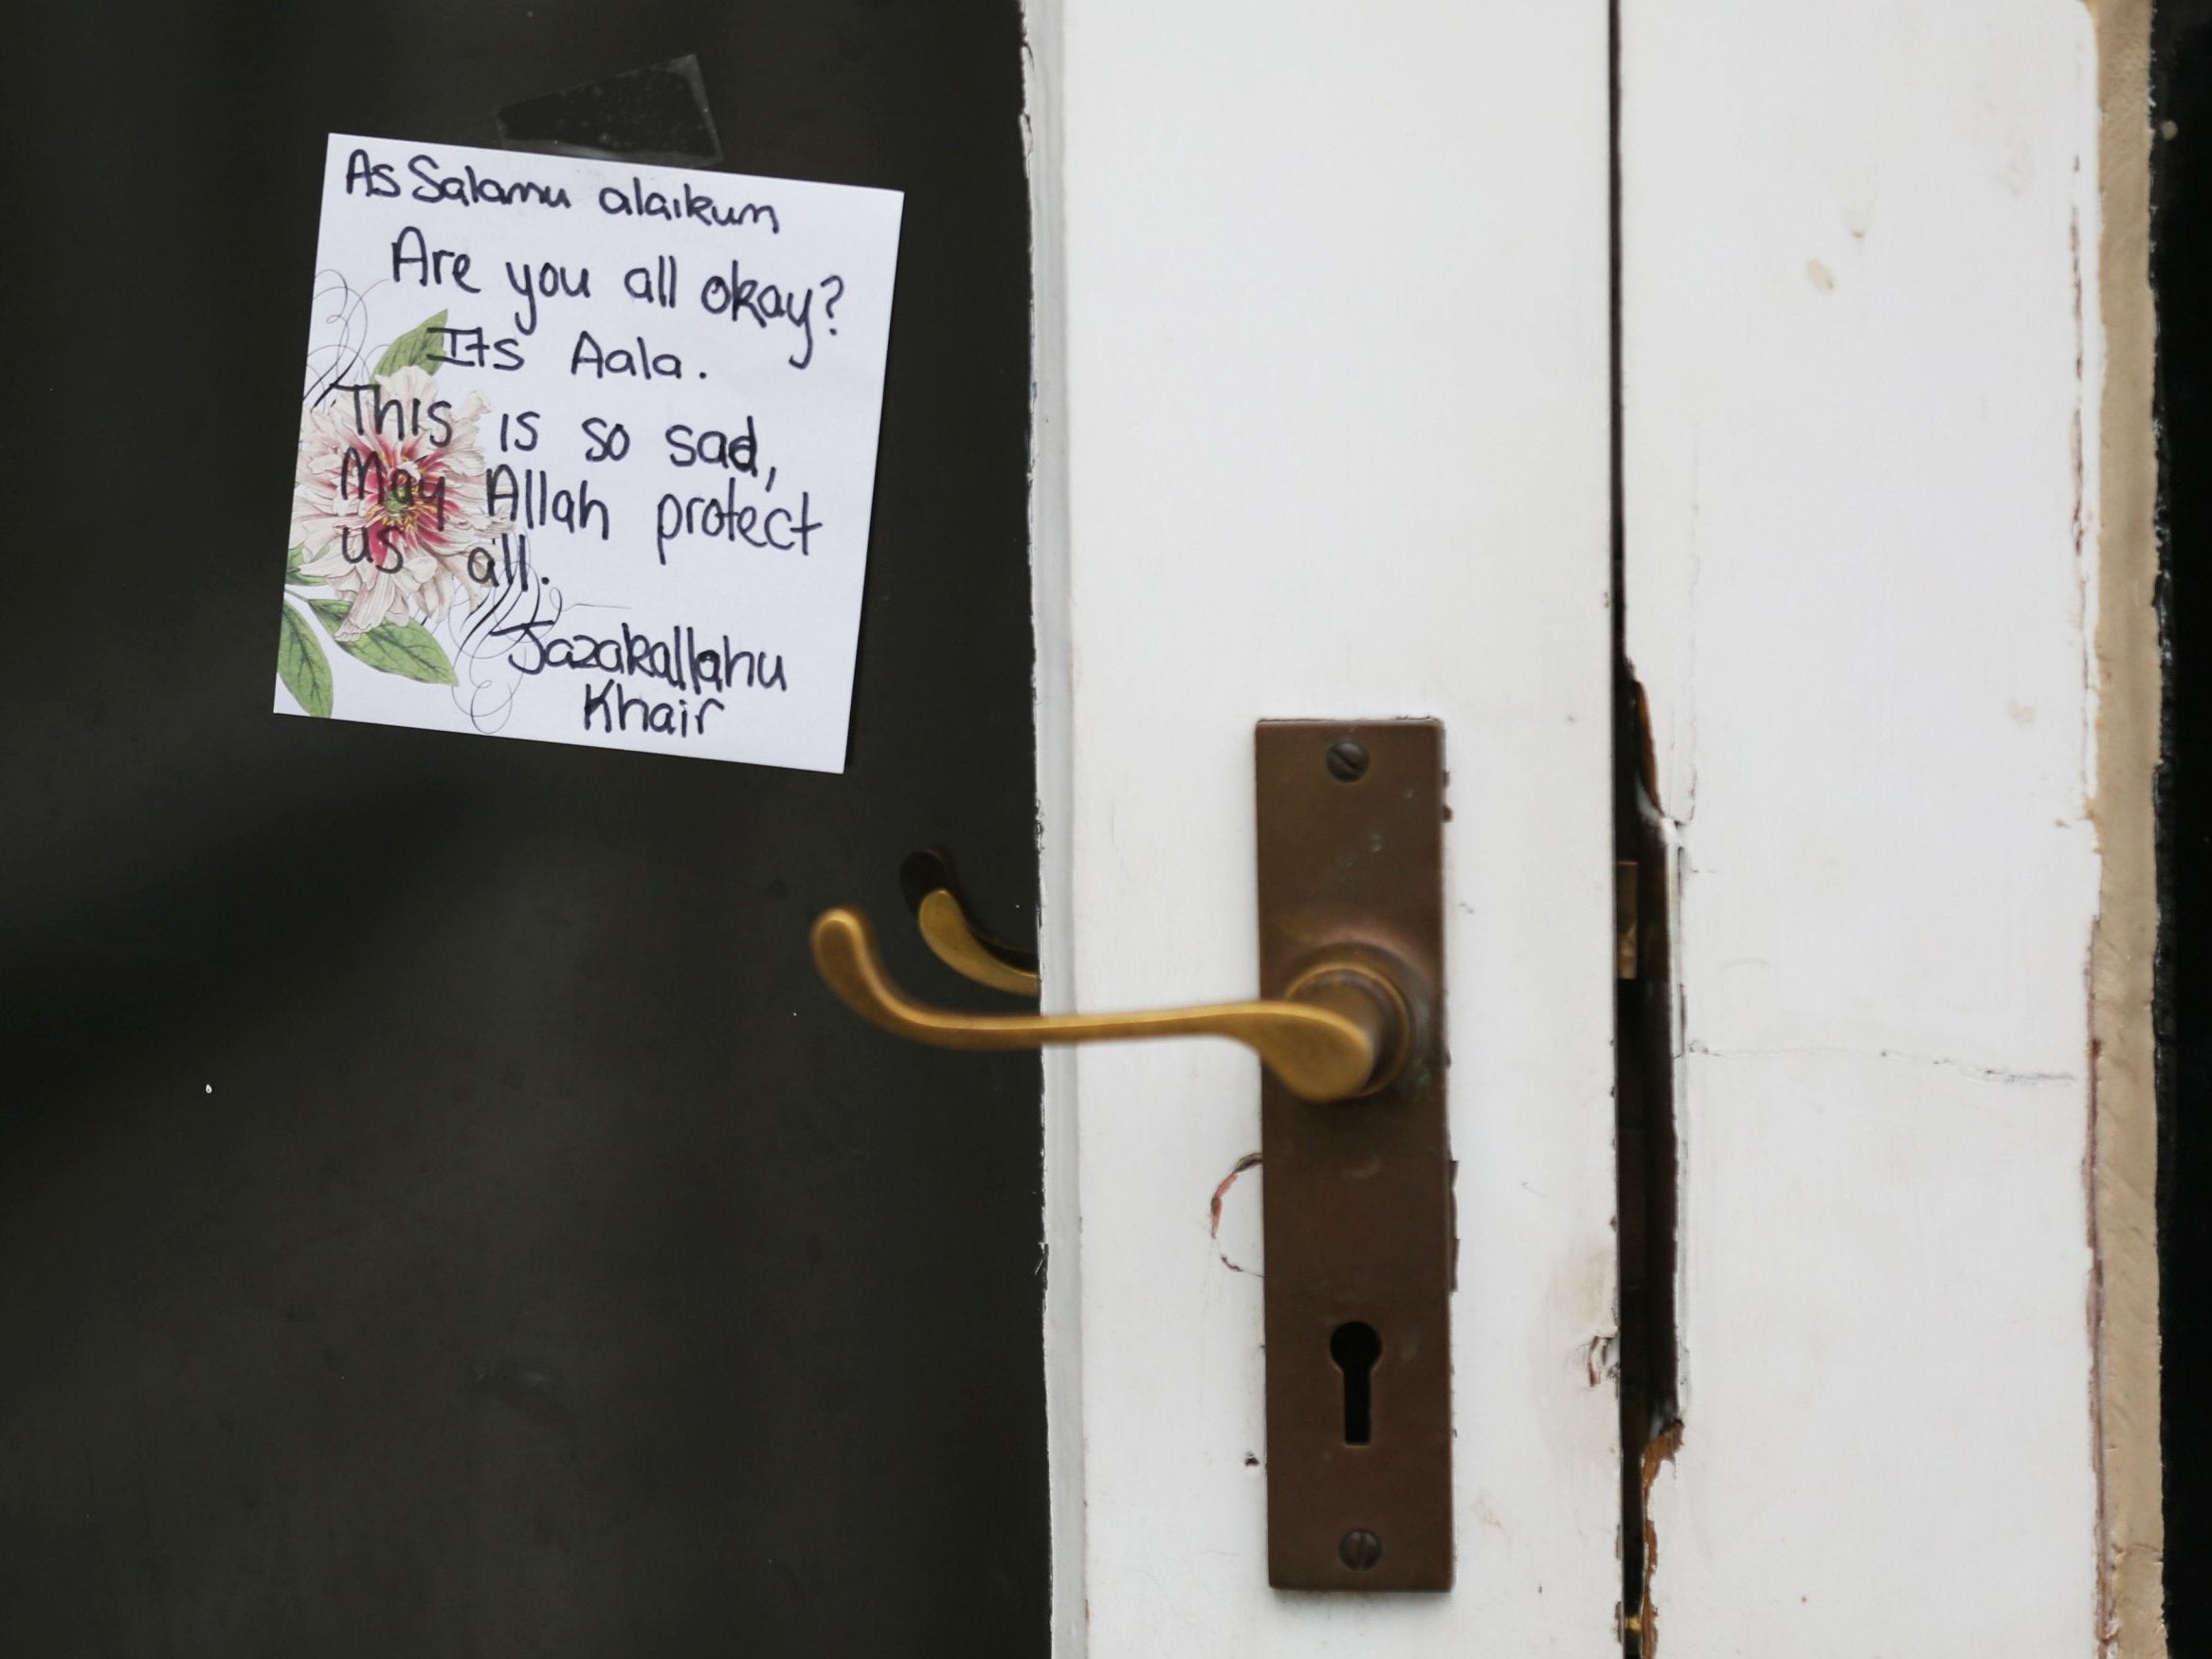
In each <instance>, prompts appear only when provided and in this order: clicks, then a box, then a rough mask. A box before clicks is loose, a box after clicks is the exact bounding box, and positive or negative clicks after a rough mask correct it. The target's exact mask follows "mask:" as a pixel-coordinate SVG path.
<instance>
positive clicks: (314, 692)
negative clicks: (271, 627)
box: [277, 605, 330, 720]
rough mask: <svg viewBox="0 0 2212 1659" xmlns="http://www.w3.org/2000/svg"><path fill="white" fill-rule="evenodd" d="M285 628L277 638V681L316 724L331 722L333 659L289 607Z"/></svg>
mask: <svg viewBox="0 0 2212 1659" xmlns="http://www.w3.org/2000/svg"><path fill="white" fill-rule="evenodd" d="M281 609H282V610H283V612H284V626H283V629H282V631H281V632H280V633H279V634H278V635H277V678H278V679H280V680H281V681H282V682H283V683H284V689H285V690H286V691H289V692H290V693H291V694H292V698H293V701H294V702H298V703H299V706H300V707H301V708H303V709H305V710H306V711H307V712H308V713H309V714H311V715H313V716H315V718H316V719H317V720H329V719H330V659H329V658H328V657H326V656H324V655H323V654H322V647H321V646H320V645H319V644H318V643H317V641H316V637H315V629H312V628H309V627H308V626H307V618H306V617H304V616H302V615H300V613H299V610H298V609H297V608H296V607H294V606H290V605H286V606H283V607H282V608H281Z"/></svg>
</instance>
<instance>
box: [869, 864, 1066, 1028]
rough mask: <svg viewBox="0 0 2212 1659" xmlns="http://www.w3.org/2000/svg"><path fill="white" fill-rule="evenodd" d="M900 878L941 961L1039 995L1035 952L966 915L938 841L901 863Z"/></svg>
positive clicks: (967, 974)
mask: <svg viewBox="0 0 2212 1659" xmlns="http://www.w3.org/2000/svg"><path fill="white" fill-rule="evenodd" d="M898 884H899V886H900V887H901V888H902V889H904V891H905V894H906V902H907V904H908V905H909V906H910V907H911V908H912V909H913V911H914V920H915V925H916V927H918V928H919V929H920V930H921V936H922V943H924V944H926V945H928V946H929V947H930V950H931V953H932V954H933V955H934V956H935V957H936V958H937V960H938V961H940V962H942V963H944V964H945V966H946V967H948V968H950V969H952V972H953V973H955V974H958V975H960V976H961V977H962V978H965V979H972V980H973V981H974V982H975V983H976V984H978V985H988V986H989V987H990V988H991V989H992V990H993V991H1005V992H1009V993H1011V994H1013V995H1016V996H1028V997H1034V996H1036V995H1037V994H1038V991H1039V984H1038V979H1037V958H1036V957H1033V956H1031V955H1030V954H1029V953H1027V952H1026V951H1020V950H1016V949H1015V948H1014V947H1013V946H1012V945H1008V944H1004V943H1002V942H1000V941H999V940H997V939H992V938H990V937H989V936H988V935H987V934H985V933H984V932H982V931H981V930H980V929H979V928H977V927H976V925H975V924H974V923H973V922H971V921H969V920H968V909H967V906H966V905H964V904H963V903H962V902H960V884H959V882H958V881H957V880H956V879H955V878H954V876H953V874H952V856H951V855H950V854H949V853H947V852H945V851H944V850H943V849H942V848H934V847H933V848H929V849H928V850H927V851H923V852H917V853H916V854H915V855H914V856H913V857H912V858H910V859H908V860H907V861H906V863H905V864H904V865H902V866H899V871H898Z"/></svg>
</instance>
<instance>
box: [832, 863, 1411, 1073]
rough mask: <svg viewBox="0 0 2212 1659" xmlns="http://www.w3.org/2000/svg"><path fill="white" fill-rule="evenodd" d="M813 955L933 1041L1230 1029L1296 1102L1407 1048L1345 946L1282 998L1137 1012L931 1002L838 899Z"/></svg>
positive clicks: (890, 1024)
mask: <svg viewBox="0 0 2212 1659" xmlns="http://www.w3.org/2000/svg"><path fill="white" fill-rule="evenodd" d="M813 944H814V965H815V967H816V968H818V969H820V970H821V973H822V977H823V979H824V980H825V981H826V982H827V984H828V986H829V988H830V990H832V991H834V992H835V993H837V995H838V997H839V999H840V1000H841V1001H843V1003H844V1005H845V1006H846V1007H847V1008H849V1009H851V1010H852V1011H853V1012H855V1013H857V1014H859V1015H860V1016H861V1018H862V1019H864V1020H866V1021H867V1022H868V1023H869V1024H870V1025H873V1026H877V1027H879V1028H880V1029H881V1030H886V1031H889V1032H890V1033H891V1034H892V1035H893V1036H897V1037H906V1038H909V1039H911V1040H912V1041H914V1042H916V1043H927V1044H930V1045H931V1046H932V1047H934V1048H971V1049H973V1048H991V1049H1003V1048H1042V1047H1043V1045H1045V1044H1047V1043H1100V1042H1107V1041H1111V1040H1114V1039H1116V1038H1125V1037H1126V1038H1134V1037H1190V1036H1215V1037H1231V1038H1234V1039H1235V1040H1236V1041H1238V1042H1240V1043H1242V1044H1244V1045H1245V1046H1246V1047H1248V1048H1252V1049H1253V1050H1255V1051H1256V1052H1257V1053H1258V1054H1259V1056H1260V1059H1261V1060H1262V1061H1263V1062H1265V1063H1266V1065H1267V1067H1268V1069H1270V1070H1271V1071H1273V1072H1274V1073H1275V1074H1276V1076H1278V1078H1280V1079H1281V1080H1282V1082H1283V1084H1284V1085H1285V1086H1286V1087H1288V1088H1289V1089H1290V1091H1291V1092H1292V1093H1293V1094H1295V1095H1296V1096H1298V1097H1299V1098H1300V1099H1301V1100H1307V1101H1313V1102H1317V1103H1318V1102H1328V1101H1348V1100H1352V1099H1356V1098H1357V1097H1359V1096H1361V1095H1364V1094H1371V1093H1373V1092H1375V1091H1376V1090H1377V1089H1380V1088H1384V1087H1386V1086H1387V1085H1388V1084H1389V1083H1390V1082H1391V1080H1392V1079H1393V1078H1394V1077H1395V1076H1396V1074H1397V1071H1398V1069H1399V1067H1401V1066H1403V1065H1404V1063H1405V1055H1406V1053H1407V1051H1408V1050H1409V1049H1410V1048H1411V1047H1412V1019H1411V1015H1410V1013H1409V1012H1408V1010H1407V1005H1406V1002H1405V997H1404V996H1403V995H1402V994H1400V993H1399V991H1398V988H1397V987H1396V986H1395V985H1393V984H1392V983H1391V982H1390V979H1389V978H1388V977H1387V975H1385V974H1383V973H1380V972H1378V971H1377V970H1376V969H1375V968H1374V967H1372V966H1371V965H1369V964H1368V963H1366V962H1364V961H1361V960H1358V959H1356V958H1354V957H1350V956H1347V957H1344V958H1343V959H1331V960H1324V961H1322V962H1319V963H1317V964H1316V965H1315V966H1314V967H1313V968H1311V969H1309V970H1307V971H1306V972H1305V973H1304V974H1301V975H1299V976H1298V978H1297V979H1296V982H1295V983H1293V984H1292V986H1291V987H1290V990H1289V992H1288V993H1287V994H1285V995H1284V996H1282V997H1280V998H1278V999H1271V1000H1266V1001H1256V1002H1224V1003H1217V1004H1213V1005H1210V1006H1206V1007H1201V1008H1178V1009H1161V1010H1156V1011H1153V1012H1143V1013H1119V1014H1084V1013H1071V1014H1034V1013H968V1012H961V1011H957V1010H953V1009H942V1008H931V1007H929V1006H928V1005H926V1004H923V1003H918V1002H916V1001H914V1000H913V999H912V998H911V997H909V996H908V995H907V994H905V993H904V992H902V991H900V990H899V989H898V987H897V985H895V984H893V983H892V982H891V977H890V975H888V974H886V973H885V972H884V970H883V957H882V955H881V953H880V952H879V950H878V949H877V947H876V931H875V929H874V928H873V927H872V926H871V925H870V924H869V921H868V919H867V918H866V917H865V916H863V915H861V913H860V912H859V911H858V910H853V909H849V908H845V907H843V906H840V907H838V908H837V909H834V910H825V911H824V912H823V913H822V915H821V916H820V917H819V918H818V919H817V920H816V921H815V923H814V934H813Z"/></svg>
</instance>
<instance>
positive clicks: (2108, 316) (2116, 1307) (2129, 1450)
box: [2085, 0, 2167, 1659]
mask: <svg viewBox="0 0 2212 1659" xmlns="http://www.w3.org/2000/svg"><path fill="white" fill-rule="evenodd" d="M2085 4H2086V5H2087V7H2088V10H2089V13H2090V17H2091V20H2092V22H2093V24H2094V30H2095V43H2096V64H2097V177H2096V189H2097V192H2098V203H2099V208H2100V211H2099V214H2098V240H2097V272H2096V290H2097V321H2098V325H2099V327H2100V329H2101V331H2102V335H2103V348H2104V349H2103V352H2102V359H2103V371H2104V373H2103V383H2102V385H2101V387H2100V388H2099V392H2098V406H2097V437H2096V445H2097V515H2096V517H2097V538H2096V541H2097V547H2096V552H2097V571H2096V599H2097V607H2096V634H2095V664H2096V674H2097V678H2096V750H2095V778H2094V798H2093V802H2092V806H2091V818H2092V821H2093V823H2094V826H2095V830H2096V837H2097V848H2098V853H2099V869H2100V874H2099V891H2098V903H2097V914H2096V919H2095V921H2094V925H2093V930H2092V934H2091V943H2090V984H2089V998H2090V1090H2089V1099H2090V1112H2089V1122H2088V1131H2087V1134H2088V1145H2087V1150H2088V1155H2089V1163H2090V1171H2089V1180H2090V1194H2089V1198H2090V1240H2091V1248H2092V1263H2091V1287H2090V1308H2089V1317H2090V1319H2091V1320H2092V1322H2093V1331H2092V1337H2093V1344H2092V1356H2093V1358H2092V1365H2093V1377H2092V1411H2093V1413H2094V1417H2095V1425H2094V1427H2095V1450H2094V1455H2095V1460H2096V1476H2097V1490H2098V1534H2099V1536H2098V1540H2097V1546H2098V1560H2097V1569H2098V1570H2097V1595H2098V1602H2099V1606H2098V1631H2099V1645H2100V1648H2101V1650H2102V1652H2103V1653H2104V1654H2105V1655H2107V1656H2108V1659H2110V1656H2125V1659H2164V1655H2165V1654H2166V1653H2167V1638H2166V1628H2165V1619H2164V1589H2165V1587H2164V1551H2165V1521H2164V1515H2163V1511H2162V1505H2161V1489H2160V1480H2161V1473H2160V1448H2159V1370H2158V1366H2159V1345H2158V1254H2157V1221H2156V1212H2155V1194H2156V1182H2157V1157H2158V1147H2157V1130H2158V1125H2157V1096H2156V1087H2155V1071H2154V1055H2155V1050H2154V1035H2153V1027H2152V1019H2151V1007H2152V1005H2151V997H2152V991H2153V972H2154V968H2155V951H2156V942H2157V931H2158V890H2157V873H2158V872H2157V852H2156V844H2155V819H2154V808H2153V797H2152V785H2153V779H2154V777H2155V774H2156V770H2157V767H2158V762H2159V706H2160V681H2161V677H2162V666H2163V665H2162V663H2161V659H2160V642H2159V628H2158V617H2157V611H2156V591H2155V584H2156V578H2157V574H2158V544H2157V523H2156V512H2157V495H2158V460H2157V447H2156V437H2155V432H2154V428H2153V425H2152V416H2153V405H2152V388H2153V378H2154V362H2155V351H2156V319H2155V314H2154V312H2153V309H2152V301H2151V290H2150V264H2149V246H2150V236H2149V231H2150V104H2149V95H2150V4H2149V0H2085Z"/></svg>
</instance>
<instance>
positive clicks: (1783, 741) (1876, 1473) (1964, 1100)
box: [1621, 0, 2149, 1659]
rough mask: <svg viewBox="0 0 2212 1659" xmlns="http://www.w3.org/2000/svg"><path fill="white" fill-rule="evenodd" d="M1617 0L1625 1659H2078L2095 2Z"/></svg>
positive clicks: (2088, 1355) (2087, 1318)
mask: <svg viewBox="0 0 2212 1659" xmlns="http://www.w3.org/2000/svg"><path fill="white" fill-rule="evenodd" d="M1622 11H1623V41H1622V69H1621V74H1622V86H1623V128H1622V145H1621V148H1622V155H1623V286H1624V293H1625V297H1626V303H1625V309H1624V313H1623V330H1624V356H1623V364H1624V397H1625V404H1624V420H1625V427H1624V439H1625V451H1626V470H1625V501H1626V550H1627V552H1626V557H1627V563H1626V569H1625V574H1624V587H1625V590H1626V594H1627V600H1626V604H1627V626H1628V642H1629V649H1630V654H1631V656H1632V658H1633V661H1634V665H1635V668H1636V670H1637V672H1638V674H1639V676H1640V678H1641V682H1642V684H1643V685H1644V687H1645V689H1646V691H1647V694H1648V696H1649V699H1650V704H1651V711H1652V723H1653V736H1654V741H1655V749H1656V757H1657V766H1658V776H1657V784H1658V793H1659V797H1660V804H1661V806H1662V808H1663V810H1664V811H1665V813H1666V814H1667V816H1668V817H1669V818H1670V819H1671V820H1672V822H1673V827H1674V831H1675V834H1676V837H1677V846H1678V850H1679V861H1680V891H1679V932H1678V939H1677V961H1678V964H1679V972H1678V978H1679V983H1680V987H1681V996H1682V1011H1683V1032H1682V1036H1683V1042H1684V1048H1685V1052H1684V1054H1683V1056H1682V1059H1681V1065H1680V1071H1679V1077H1680V1090H1681V1092H1680V1098H1679V1100H1678V1102H1677V1107H1678V1111H1679V1123H1680V1139H1681V1166H1682V1169H1681V1218H1680V1249H1681V1259H1682V1268H1681V1282H1680V1319H1681V1324H1682V1362H1683V1371H1684V1396H1683V1402H1682V1419H1683V1434H1682V1439H1681V1444H1680V1449H1679V1450H1678V1452H1677V1454H1676V1456H1675V1457H1674V1459H1673V1461H1672V1463H1671V1464H1670V1465H1668V1466H1667V1467H1665V1468H1663V1469H1662V1470H1661V1471H1660V1472H1659V1476H1658V1479H1657V1482H1656V1485H1655V1486H1654V1489H1653V1493H1652V1511H1653V1530H1654V1534H1655V1538H1656V1544H1657V1552H1658V1559H1657V1567H1656V1573H1655V1577H1654V1586H1653V1595H1654V1599H1655V1602H1656V1607H1657V1625H1658V1633H1659V1652H1660V1653H1662V1654H1665V1655H1683V1656H1686V1659H1688V1656H1694V1659H1724V1656H1727V1655H1736V1654H1744V1655H1759V1656H1761V1659H1767V1656H1770V1655H1783V1654H1786V1655H1789V1656H1791V1659H1822V1656H1826V1655H1835V1656H1837V1659H1844V1656H1846V1655H1848V1656H1850V1659H1866V1656H1867V1655H1870V1654H1884V1655H1892V1656H1904V1655H1923V1654H1924V1655H1965V1654H2005V1655H2008V1656H2012V1659H2030V1656H2041V1655H2053V1656H2056V1655H2069V1656H2084V1655H2089V1654H2092V1653H2094V1652H2096V1651H2097V1650H2098V1635H2099V1632H2098V1614H2099V1604H2098V1582H2097V1555H2098V1550H2097V1526H2098V1508H2097V1504H2098V1490H2097V1458H2096V1438H2095V1433H2094V1423H2093V1411H2094V1403H2095V1402H2094V1389H2093V1360H2094V1354H2093V1340H2092V1334H2093V1333H2092V1319H2093V1298H2092V1292H2093V1284H2092V1244H2091V1215H2090V1208H2089V1191H2088V1187H2087V1185H2086V1181H2085V1171H2086V1168H2087V1159H2088V1155H2089V1150H2090V1146H2091V1135H2092V1132H2093V1122H2092V1097H2091V1091H2090V1072H2091V1066H2090V1053H2089V1046H2090V1002H2089V965H2090V951H2091V943H2092V929H2093V925H2094V921H2095V918H2096V914H2097V903H2098V884H2099V875H2100V864H2099V848H2098V837H2097V826H2096V824H2095V822H2094V820H2093V816H2092V812H2093V800H2094V791H2095V783H2096V770H2095V769H2096V764H2097V753H2096V749H2097V727H2096V720H2097V713H2098V709H2097V701H2096V696H2095V689H2094V688H2095V685H2096V674H2095V672H2094V642H2095V638H2096V634H2095V629H2096V627H2097V620H2098V618H2097V610H2098V592H2099V590H2098V581H2097V575H2098V559H2099V530H2100V526H2099V521H2098V514H2099V491H2098V467H2099V455H2098V422H2099V418H2100V408H2099V396H2098V391H2099V387H2100V385H2101V377H2102V374H2103V367H2104V355H2103V347H2104V337H2103V334H2102V331H2101V328H2100V321H2099V313H2098V301H2097V294H2098V283H2097V275H2098V273H2097V260H2098V257H2099V249H2100V239H2101V229H2102V227H2101V224H2100V217H2099V214H2100V201H2099V193H2098V165H2097V120H2098V107H2097V92H2098V63H2097V52H2096V44H2095V41H2094V24H2093V17H2092V14H2091V12H2090V11H2089V10H2088V9H2085V8H2084V7H2083V6H2081V5H2080V4H2078V3H2077V0H1945V3H1944V4H1940V5H1936V4H1925V3H1922V4H1904V3H1897V0H1877V3H1873V4H1870V3H1868V0H1800V3H1799V4H1795V5H1790V6H1781V7H1778V6H1774V5H1772V4H1769V3H1767V0H1667V3H1666V4H1659V3H1658V0H1624V4H1623V9H1622ZM2134 1650H2135V1651H2139V1652H2148V1651H2149V1648H2148V1647H2139V1648H2136V1649H2134Z"/></svg>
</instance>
